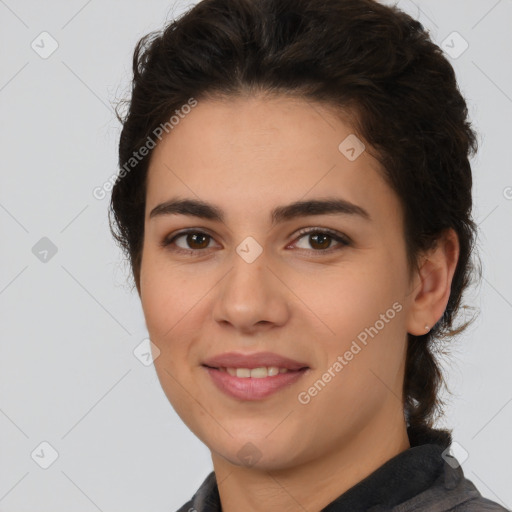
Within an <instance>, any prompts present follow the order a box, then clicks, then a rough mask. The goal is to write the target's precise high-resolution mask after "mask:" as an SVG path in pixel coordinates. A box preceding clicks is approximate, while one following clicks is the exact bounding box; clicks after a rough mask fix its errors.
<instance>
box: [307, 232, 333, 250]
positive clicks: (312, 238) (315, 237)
mask: <svg viewBox="0 0 512 512" xmlns="http://www.w3.org/2000/svg"><path fill="white" fill-rule="evenodd" d="M331 241H332V237H331V236H330V235H326V234H325V233H313V234H310V235H309V243H310V245H311V247H313V248H314V249H328V248H329V246H330V245H331Z"/></svg>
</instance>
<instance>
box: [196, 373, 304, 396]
mask: <svg viewBox="0 0 512 512" xmlns="http://www.w3.org/2000/svg"><path fill="white" fill-rule="evenodd" d="M203 368H205V369H206V370H207V371H208V373H209V374H210V377H211V378H212V379H213V382H214V383H215V385H216V386H217V387H218V388H219V389H220V390H221V391H223V392H224V393H226V394H227V395H229V396H231V397H233V398H239V399H240V400H262V399H263V398H266V397H267V396H270V395H272V394H273V393H276V392H277V391H279V390H280V389H283V388H284V387H286V386H289V385H291V384H293V383H294V382H296V381H297V380H299V379H300V378H301V377H302V376H303V375H304V374H305V373H306V372H307V371H308V369H305V370H298V371H289V372H286V373H279V374H277V375H273V376H272V377H263V378H261V379H256V378H254V377H245V378H243V377H236V376H233V375H230V374H229V373H228V372H224V371H221V370H217V369H216V368H210V367H208V366H204V367H203Z"/></svg>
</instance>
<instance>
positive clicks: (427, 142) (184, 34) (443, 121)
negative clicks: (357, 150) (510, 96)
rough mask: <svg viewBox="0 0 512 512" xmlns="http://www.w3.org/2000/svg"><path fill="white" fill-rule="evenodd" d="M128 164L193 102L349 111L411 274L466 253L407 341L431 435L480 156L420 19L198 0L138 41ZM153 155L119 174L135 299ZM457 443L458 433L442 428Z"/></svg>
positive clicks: (116, 217) (122, 158)
mask: <svg viewBox="0 0 512 512" xmlns="http://www.w3.org/2000/svg"><path fill="white" fill-rule="evenodd" d="M133 75H134V76H133V83H132V91H131V101H130V102H129V108H128V110H127V113H126V115H125V116H120V115H119V114H118V117H119V119H120V121H121V122H122V123H123V129H122V133H121V137H120V142H119V165H120V167H123V166H125V169H126V162H127V161H129V159H130V158H131V157H132V155H133V153H134V152H136V151H137V150H138V149H139V148H141V147H142V146H143V145H144V144H146V141H147V140H148V137H152V134H154V130H155V129H157V127H158V126H159V125H162V124H163V123H166V122H168V121H169V118H170V116H172V115H173V113H174V112H175V111H176V110H179V109H180V108H181V107H182V106H183V105H185V104H187V102H188V101H189V99H190V98H195V99H196V100H197V101H201V100H202V99H207V98H209V97H210V98H219V97H230V96H234V95H240V94H252V93H255V92H266V93H270V94H273V93H275V94H285V95H292V96H295V97H300V98H303V99H306V100H308V101H309V100H312V101H318V102H322V103H325V104H328V105H330V106H331V107H332V108H333V109H337V110H339V112H344V113H345V114H347V113H349V115H350V119H351V122H352V126H353V129H354V130H355V132H356V133H357V134H358V136H359V137H360V138H361V139H362V140H363V141H365V143H366V144H367V148H368V149H369V150H370V151H373V152H374V156H376V157H377V158H378V160H379V161H380V162H381V164H382V165H383V167H384V169H385V176H384V178H385V179H386V180H387V182H388V183H389V184H390V186H391V187H392V188H393V190H394V191H395V192H396V194H397V195H398V197H399V199H400V201H401V203H402V205H403V210H404V215H405V219H404V221H405V233H404V236H405V241H406V245H407V257H408V261H409V270H412V269H414V268H416V267H415V265H417V262H418V256H419V255H420V254H421V252H422V251H424V250H427V249H429V248H431V247H433V245H434V244H435V242H436V239H438V237H439V235H440V234H441V233H442V232H443V230H445V229H447V228H453V229H454V230H455V232H456V233H457V235H458V238H459V243H460V256H459V261H458V264H457V267H456V270H455V275H454V278H453V281H452V286H451V294H450V298H449V302H448V305H447V307H446V311H445V312H444V315H443V316H442V318H441V319H440V320H439V322H438V323H437V324H436V325H435V326H434V327H433V328H432V329H431V330H430V332H428V333H427V334H425V335H423V336H413V335H410V334H409V335H408V351H407V358H406V371H405V379H404V388H403V391H404V412H405V415H406V419H407V422H408V425H409V426H413V427H416V428H415V430H416V432H419V434H416V435H420V436H421V435H422V434H421V432H425V430H426V429H429V428H431V427H432V426H433V424H434V421H435V419H436V418H437V417H438V416H439V414H440V413H441V410H442V401H441V400H440V398H439V390H440V387H441V385H442V384H443V379H442V374H441V371H440V367H439V362H438V359H437V357H436V352H438V351H439V342H440V339H441V338H443V337H445V338H446V337H450V336H453V335H454V334H457V333H458V332H461V330H462V329H463V328H464V327H465V326H466V325H467V324H465V325H462V326H459V327H458V328H454V326H453V323H454V317H455V315H456V313H457V311H458V310H459V308H460V304H461V297H462V293H463V291H464V289H465V288H466V287H467V285H468V284H469V282H470V278H471V276H472V275H473V274H474V272H473V270H474V265H473V263H472V261H471V254H472V252H473V247H474V245H475V238H476V226H475V224H474V222H473V221H472V218H471V207H472V197H471V187H472V176H471V166H470V162H469V157H470V156H472V155H473V154H474V153H475V152H476V150H477V143H476V136H475V133H474V132H473V130H472V128H471V126H470V123H469V121H468V119H467V114H468V112H467V106H466V103H465V101H464V98H463V97H462V95H461V93H460V91H459V89H458V85H457V82H456V77H455V73H454V70H453V68H452V66H451V64H450V63H449V62H448V60H447V59H446V58H445V56H444V55H443V52H442V51H441V50H440V48H439V47H438V46H437V45H435V44H434V43H433V42H432V41H431V39H430V37H429V35H428V32H427V31H426V30H425V29H424V28H423V26H422V25H421V23H420V22H418V21H416V20H414V19H413V18H411V17H410V16H408V15H407V14H405V13H404V12H402V11H400V10H399V9H398V8H396V7H387V6H384V5H381V4H379V3H377V2H375V1H373V0H321V1H319V0H317V1H311V0H258V1H254V0H203V1H201V2H200V3H198V4H197V5H195V6H193V7H192V8H191V9H190V10H189V11H188V12H186V13H185V14H183V15H182V16H180V17H179V18H177V19H176V20H174V21H172V22H171V23H170V24H169V25H168V26H167V27H166V28H165V29H164V30H163V31H161V32H160V31H159V32H152V33H149V34H147V35H146V36H145V37H143V38H142V39H141V40H140V41H139V42H138V44H137V46H136V48H135V52H134V56H133ZM150 157H151V152H149V154H148V155H147V156H146V157H145V158H142V159H140V161H139V162H137V165H136V166H134V168H133V170H130V172H125V173H124V176H123V177H121V174H120V176H119V177H118V179H117V182H116V184H115V186H114V189H113V191H112V197H111V204H110V211H109V217H110V214H112V215H113V219H112V218H110V225H111V230H112V234H113V236H114V237H115V238H116V240H117V241H118V243H119V244H120V246H121V247H122V248H123V250H124V251H125V253H126V255H127V256H128V258H129V261H130V264H131V270H132V272H133V277H134V280H135V284H136V285H137V288H139V271H140V263H141V254H142V246H143V240H144V211H145V199H146V197H145V196H146V188H145V183H146V174H147V168H148V163H149V159H150ZM439 433H440V434H439V435H440V437H441V438H443V439H445V440H446V439H449V436H450V432H449V431H446V430H445V431H439Z"/></svg>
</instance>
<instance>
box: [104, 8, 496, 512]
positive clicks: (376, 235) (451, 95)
mask: <svg viewBox="0 0 512 512" xmlns="http://www.w3.org/2000/svg"><path fill="white" fill-rule="evenodd" d="M133 71H134V79H133V90H132V97H131V102H130V108H129V110H128V113H127V115H126V117H125V118H123V119H122V122H123V131H122V134H121V140H120V145H119V163H120V167H121V171H120V173H119V178H118V180H117V182H116V184H115V187H114V190H113V192H112V202H111V212H112V214H113V219H112V221H113V222H112V231H113V234H114V236H115V237H116V239H117V240H118V242H119V243H120V244H121V246H122V247H123V248H124V249H125V251H126V253H127V255H128V257H129V259H130V263H131V268H132V271H133V277H134V282H135V285H136V287H137V290H138V293H139V295H140V299H141V304H142V308H143V311H144V315H145V319H146V324H147V328H148V331H149V335H150V339H151V341H152V350H153V357H154V364H155V367H156V371H157V374H158V377H159V380H160V383H161V385H162V388H163V390H164V392H165V393H166V396H167V397H168V399H169V401H170V403H171V404H172V406H173V407H174V409H175V410H176V411H177V413H178V414H179V415H180V417H181V418H182V420H183V421H184V422H185V424H186V425H187V426H188V427H189V428H190V429H191V431H192V432H194V434H195V435H196V436H197V437H198V438H199V439H200V440H201V441H202V442H203V443H205V444H206V445H207V446H208V448H209V449H210V450H211V456H212V462H213V468H214V471H213V472H212V473H211V474H210V475H209V476H208V477H207V478H206V480H205V481H204V483H203V484H202V486H201V487H200V489H199V490H198V491H197V493H196V494H195V495H194V497H193V498H192V499H191V501H189V502H188V503H186V504H185V505H184V506H183V507H182V508H181V509H180V510H182V511H187V510H188V511H192V510H196V511H198V512H201V511H207V510H208V511H210V510H222V511H224V512H232V511H235V510H251V511H260V510H261V511H268V510H278V509H279V510H281V511H295V510H309V511H320V510H324V511H341V510H343V511H345V510H347V511H348V510H350V511H358V510H361V511H363V510H372V511H374V512H375V511H377V510H378V511H382V510H400V511H402V512H403V511H409V510H411V511H412V510H415V511H417V510H425V511H426V510H432V511H447V510H457V511H472V510H504V509H503V508H502V507H501V506H499V505H497V504H496V503H493V502H491V501H489V500H487V499H485V498H483V497H482V496H481V495H480V493H479V492H478V490H477V489H476V487H475V486H474V485H473V484H472V483H471V482H470V481H469V480H467V479H466V478H465V476H464V474H463V471H462V469H461V468H460V465H459V463H458V461H457V460H456V459H455V458H454V457H452V456H451V455H450V453H449V452H450V445H451V433H450V431H447V430H439V429H435V428H434V420H435V419H436V417H437V416H438V415H439V413H440V405H441V403H440V399H439V397H438V392H439V389H440V386H441V383H442V376H441V373H440V369H439V366H438V363H437V361H436V359H435V357H434V351H435V349H436V347H437V343H438V340H439V338H440V337H441V336H445V337H446V336H450V335H453V333H454V332H455V331H456V330H457V329H458V330H459V331H460V329H462V328H463V327H464V326H457V325H455V319H456V313H457V312H458V309H459V306H460V303H461V297H462V293H463V291H464V289H465V288H466V287H467V285H468V283H469V281H470V278H471V276H472V274H473V273H474V271H473V265H472V259H471V256H472V249H473V246H474V239H475V235H476V227H475V224H474V222H473V220H472V218H471V207H472V198H471V184H472V178H471V167H470V163H469V160H468V158H469V157H470V156H471V155H472V154H474V152H475V151H476V141H475V134H474V132H473V130H472V128H471V126H470V124H469V121H468V120H467V109H466V103H465V101H464V99H463V98H462V96H461V94H460V92H459V90H458V88H457V83H456V79H455V76H454V71H453V68H452V67H451V65H450V64H449V63H448V61H447V60H446V58H445V57H444V56H443V54H442V52H441V50H440V49H439V48H438V47H437V46H436V45H434V44H433V43H432V41H431V40H430V39H429V37H428V34H427V33H426V32H425V31H424V29H423V27H422V26H421V24H420V23H419V22H417V21H415V20H413V19H412V18H410V17H409V16H407V15H406V14H404V13H403V12H401V11H399V10H398V9H396V8H393V7H385V6H383V5H380V4H378V3H376V2H374V1H372V0H324V1H323V2H311V1H307V0H293V1H291V0H262V1H258V2H253V1H250V0H204V1H202V2H200V3H199V4H197V5H196V6H195V7H193V8H192V9H191V10H190V11H189V12H188V13H186V14H185V15H183V16H182V17H180V18H179V19H178V20H176V21H174V22H172V23H171V24H170V25H169V26H168V27H167V28H166V30H165V31H164V32H163V33H161V34H149V35H148V36H146V37H145V38H143V39H142V40H141V41H139V44H138V45H137V48H136V50H135V54H134V66H133Z"/></svg>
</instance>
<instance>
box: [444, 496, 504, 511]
mask: <svg viewBox="0 0 512 512" xmlns="http://www.w3.org/2000/svg"><path fill="white" fill-rule="evenodd" d="M487 511H488V512H494V511H501V512H503V511H505V512H507V511H508V509H506V508H504V507H502V506H501V505H499V504H498V503H496V502H495V501H491V500H488V499H487V498H484V497H483V496H478V497H476V498H473V499H470V500H468V501H466V502H465V503H461V504H460V505H457V506H456V507H455V508H452V509H451V510H450V512H487Z"/></svg>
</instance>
